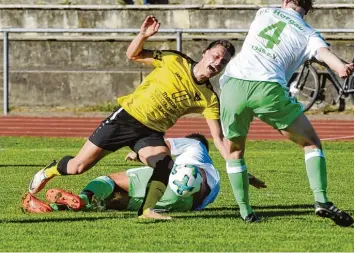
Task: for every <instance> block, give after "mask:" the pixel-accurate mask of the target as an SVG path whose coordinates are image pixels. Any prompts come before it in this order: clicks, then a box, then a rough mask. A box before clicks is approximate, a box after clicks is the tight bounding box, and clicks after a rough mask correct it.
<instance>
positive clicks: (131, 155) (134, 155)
mask: <svg viewBox="0 0 355 253" xmlns="http://www.w3.org/2000/svg"><path fill="white" fill-rule="evenodd" d="M124 160H125V161H126V162H127V161H139V159H138V155H137V153H136V152H134V151H131V152H129V153H128V154H127V155H126V157H125V159H124Z"/></svg>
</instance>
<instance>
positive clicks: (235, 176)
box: [227, 159, 253, 219]
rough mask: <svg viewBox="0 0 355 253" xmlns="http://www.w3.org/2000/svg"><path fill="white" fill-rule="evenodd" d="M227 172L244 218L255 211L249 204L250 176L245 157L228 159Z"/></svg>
mask: <svg viewBox="0 0 355 253" xmlns="http://www.w3.org/2000/svg"><path fill="white" fill-rule="evenodd" d="M227 173H228V178H229V182H230V183H231V186H232V190H233V194H234V197H235V199H236V201H237V203H238V205H239V209H240V210H239V211H240V215H241V216H242V218H243V219H244V218H245V217H246V216H247V215H248V214H250V213H252V212H253V209H252V208H251V206H250V204H249V178H248V172H247V170H246V165H245V162H244V159H237V160H229V161H227Z"/></svg>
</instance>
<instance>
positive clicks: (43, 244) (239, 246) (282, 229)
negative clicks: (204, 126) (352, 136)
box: [0, 137, 354, 252]
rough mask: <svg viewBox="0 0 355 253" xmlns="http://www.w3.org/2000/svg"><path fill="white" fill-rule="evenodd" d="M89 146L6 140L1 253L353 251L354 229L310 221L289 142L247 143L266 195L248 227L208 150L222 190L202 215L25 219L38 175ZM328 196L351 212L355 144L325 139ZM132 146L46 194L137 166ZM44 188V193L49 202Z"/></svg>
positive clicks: (300, 160) (303, 181)
mask: <svg viewBox="0 0 355 253" xmlns="http://www.w3.org/2000/svg"><path fill="white" fill-rule="evenodd" d="M84 141H85V140H84V139H79V138H77V139H64V138H59V139H56V138H19V137H1V138H0V174H1V181H0V182H1V187H0V210H1V211H0V252H3V251H13V252H14V251H17V252H23V251H36V252H39V251H41V252H43V251H52V252H53V251H61V252H65V251H77V252H78V251H94V252H102V251H116V252H117V251H121V252H122V251H125V252H127V251H146V252H148V251H156V252H158V251H165V252H166V251H174V252H186V251H189V252H192V251H199V252H203V251H208V252H216V251H218V252H226V251H228V252H232V251H233V252H236V251H237V252H238V251H239V252H247V251H249V252H289V251H292V252H304V251H313V252H353V251H354V241H353V238H354V230H353V228H341V227H337V226H336V225H335V224H334V223H333V222H332V221H331V220H327V219H322V218H319V217H317V216H315V215H314V210H313V206H312V204H313V194H312V192H311V190H310V189H309V185H308V181H307V176H306V171H305V166H304V155H303V151H302V150H301V149H300V148H298V147H297V146H296V145H294V144H292V143H290V142H286V141H277V142H276V141H275V142H271V141H249V142H248V143H247V152H246V163H247V165H248V169H249V171H250V172H251V173H253V174H255V175H256V176H257V177H259V178H261V179H263V180H264V181H265V182H266V184H267V185H268V188H267V189H262V190H257V189H254V188H252V187H251V190H250V198H251V203H252V205H253V207H254V209H255V211H256V212H257V213H258V214H259V215H260V216H262V219H263V222H262V223H259V224H244V223H243V222H242V220H241V219H240V217H239V214H238V209H237V206H236V203H235V200H234V197H233V194H232V191H231V189H230V186H229V181H228V178H227V174H226V172H225V162H224V161H223V159H222V158H221V156H220V155H219V154H218V153H217V150H216V149H215V148H214V146H213V145H211V147H212V150H211V156H212V158H213V160H214V164H215V167H216V168H218V169H219V172H220V174H221V192H220V195H219V196H218V198H217V199H216V201H215V202H214V203H213V204H211V205H210V206H208V208H207V209H206V210H205V211H201V212H189V213H171V215H172V216H173V217H174V218H175V219H174V220H172V221H171V222H152V223H145V222H144V223H142V222H139V221H138V219H137V217H136V213H134V212H118V211H117V212H116V211H108V212H101V213H95V212H69V211H67V212H57V213H49V214H39V215H38V214H28V213H27V214H24V213H22V211H21V209H20V201H21V196H22V195H23V194H24V192H25V191H26V190H27V187H28V182H29V180H30V179H31V177H32V175H33V174H34V173H35V172H37V171H38V170H39V169H40V168H42V167H44V166H45V165H46V164H48V163H49V162H50V161H51V160H53V159H58V158H60V157H61V156H63V155H70V154H71V155H75V154H76V152H77V151H79V149H80V147H81V145H82V144H83V143H84ZM323 145H324V150H325V155H326V158H327V167H328V196H329V198H330V200H331V201H333V202H334V203H335V204H336V205H337V206H338V207H340V208H342V209H344V210H346V211H348V212H350V213H351V214H353V210H354V208H353V206H354V185H353V184H354V171H353V170H354V143H353V142H324V143H323ZM127 151H128V149H124V150H120V151H118V152H116V153H114V154H112V155H110V156H108V157H106V158H105V159H104V160H102V161H101V162H100V163H99V164H98V165H97V166H95V167H94V168H93V169H91V170H90V171H88V172H86V173H84V174H82V175H79V176H69V177H57V178H55V179H53V180H52V181H51V182H50V183H49V185H48V186H47V187H46V188H45V190H46V189H48V188H49V187H50V188H53V187H62V188H65V189H68V190H71V191H73V192H79V191H80V189H81V188H82V187H83V186H84V185H85V184H86V183H87V182H88V181H89V180H90V179H93V178H94V177H97V176H101V175H105V174H108V173H110V172H115V171H122V170H125V169H127V168H132V167H138V166H140V165H139V164H138V163H126V162H124V157H125V154H126V152H127ZM45 190H44V191H42V192H41V193H40V194H39V197H40V198H44V192H45Z"/></svg>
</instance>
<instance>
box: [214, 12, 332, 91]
mask: <svg viewBox="0 0 355 253" xmlns="http://www.w3.org/2000/svg"><path fill="white" fill-rule="evenodd" d="M321 47H327V44H326V43H325V42H324V40H323V39H322V37H321V36H320V35H319V34H318V33H317V32H316V31H315V30H314V29H312V28H311V27H310V26H309V25H308V24H307V23H306V22H305V21H304V20H303V19H302V17H301V15H299V13H297V12H296V11H294V10H293V9H288V8H287V9H286V8H282V9H280V8H262V9H260V10H258V12H257V14H256V17H255V19H254V21H253V22H252V24H251V26H250V29H249V32H248V35H247V37H246V39H245V41H244V44H243V47H242V50H241V51H240V52H239V53H238V54H237V56H236V57H234V58H233V59H232V60H231V61H230V62H229V63H228V65H227V67H226V70H225V73H224V74H223V75H222V77H221V78H220V85H221V88H222V87H223V85H224V83H225V82H226V80H228V79H229V77H234V78H238V79H242V80H249V81H267V82H277V83H280V84H281V85H283V86H286V84H287V82H288V80H289V79H290V78H291V77H292V75H293V73H294V72H295V71H296V70H297V68H298V67H299V66H300V65H301V64H303V63H304V62H305V61H306V60H308V59H310V58H312V57H313V56H314V57H317V50H318V49H319V48H321Z"/></svg>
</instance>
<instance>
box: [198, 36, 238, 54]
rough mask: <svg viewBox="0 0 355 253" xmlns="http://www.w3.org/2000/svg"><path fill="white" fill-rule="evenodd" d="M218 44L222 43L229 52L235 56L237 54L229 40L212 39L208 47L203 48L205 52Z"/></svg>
mask: <svg viewBox="0 0 355 253" xmlns="http://www.w3.org/2000/svg"><path fill="white" fill-rule="evenodd" d="M218 45H221V46H223V47H225V49H227V51H228V53H229V54H230V55H231V57H233V56H234V55H235V48H234V46H233V44H232V43H230V42H229V41H228V40H214V41H212V42H211V43H210V44H209V45H208V46H207V47H206V48H205V50H203V53H205V52H206V51H207V50H208V49H211V48H213V47H216V46H218Z"/></svg>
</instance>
